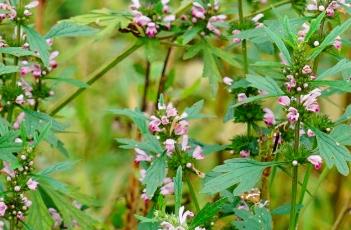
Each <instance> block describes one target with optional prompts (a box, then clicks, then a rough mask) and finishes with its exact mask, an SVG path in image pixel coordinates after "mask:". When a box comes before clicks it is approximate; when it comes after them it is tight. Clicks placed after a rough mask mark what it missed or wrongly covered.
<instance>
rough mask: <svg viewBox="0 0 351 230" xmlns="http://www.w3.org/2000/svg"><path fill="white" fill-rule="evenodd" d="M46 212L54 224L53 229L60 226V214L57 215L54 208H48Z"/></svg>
mask: <svg viewBox="0 0 351 230" xmlns="http://www.w3.org/2000/svg"><path fill="white" fill-rule="evenodd" d="M48 211H49V213H50V215H51V217H52V219H53V220H54V222H55V224H54V227H56V228H57V227H59V226H60V225H61V224H62V218H61V216H60V213H58V212H57V210H56V209H54V208H49V209H48Z"/></svg>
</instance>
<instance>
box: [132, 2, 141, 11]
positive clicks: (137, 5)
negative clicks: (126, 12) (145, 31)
mask: <svg viewBox="0 0 351 230" xmlns="http://www.w3.org/2000/svg"><path fill="white" fill-rule="evenodd" d="M140 7H141V4H140V2H139V0H132V4H131V5H130V9H131V10H138V9H139V8H140Z"/></svg>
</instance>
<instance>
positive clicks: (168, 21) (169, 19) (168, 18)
mask: <svg viewBox="0 0 351 230" xmlns="http://www.w3.org/2000/svg"><path fill="white" fill-rule="evenodd" d="M174 20H175V15H167V16H165V17H164V18H163V22H164V23H165V24H166V25H165V26H166V27H167V29H171V23H172V22H174Z"/></svg>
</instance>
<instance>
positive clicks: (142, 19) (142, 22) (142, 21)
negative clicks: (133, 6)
mask: <svg viewBox="0 0 351 230" xmlns="http://www.w3.org/2000/svg"><path fill="white" fill-rule="evenodd" d="M133 21H134V23H136V24H137V25H139V26H146V25H147V24H148V23H150V22H151V19H150V18H149V17H147V16H145V15H142V14H141V13H140V12H137V13H136V14H135V16H134V19H133Z"/></svg>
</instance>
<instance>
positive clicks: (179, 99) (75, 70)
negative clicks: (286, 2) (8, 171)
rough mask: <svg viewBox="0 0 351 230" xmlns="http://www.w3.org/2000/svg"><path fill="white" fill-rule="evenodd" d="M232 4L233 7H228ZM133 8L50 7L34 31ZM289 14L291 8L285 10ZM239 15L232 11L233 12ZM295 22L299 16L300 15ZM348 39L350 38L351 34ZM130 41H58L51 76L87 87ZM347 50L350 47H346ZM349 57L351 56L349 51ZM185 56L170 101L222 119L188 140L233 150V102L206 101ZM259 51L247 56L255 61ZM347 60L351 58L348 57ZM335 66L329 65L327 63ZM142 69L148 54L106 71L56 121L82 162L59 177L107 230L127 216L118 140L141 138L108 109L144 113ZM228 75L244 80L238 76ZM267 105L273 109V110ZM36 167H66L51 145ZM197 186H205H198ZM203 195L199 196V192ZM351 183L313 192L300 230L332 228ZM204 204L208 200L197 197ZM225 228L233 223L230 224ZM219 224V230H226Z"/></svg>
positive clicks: (71, 2) (332, 181) (217, 158)
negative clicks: (201, 105) (90, 202)
mask: <svg viewBox="0 0 351 230" xmlns="http://www.w3.org/2000/svg"><path fill="white" fill-rule="evenodd" d="M230 2H233V1H230ZM128 4H129V1H124V0H118V1H116V0H47V1H45V5H44V14H42V15H41V14H40V12H39V13H37V14H36V15H35V18H36V20H37V26H39V27H42V28H41V29H42V33H45V32H47V31H48V30H49V29H50V27H51V26H52V25H54V24H55V22H57V21H59V20H62V19H66V18H69V17H72V16H76V15H80V14H84V13H87V12H89V11H91V10H93V9H101V8H109V9H115V10H123V9H127V7H128ZM280 10H282V11H284V10H285V11H284V12H288V11H290V10H289V6H287V7H283V8H280ZM234 11H235V9H234ZM295 15H296V14H295ZM349 34H350V33H349ZM131 41H133V38H132V36H131V35H123V34H121V33H118V32H117V31H114V32H112V33H109V34H106V35H105V36H102V37H99V38H96V37H86V38H78V39H77V38H75V39H72V38H61V39H58V40H56V41H55V43H54V47H55V49H57V50H59V51H60V56H59V59H58V61H59V69H58V70H56V71H55V72H54V73H53V75H56V76H59V77H70V78H74V79H79V80H81V81H86V80H87V76H88V74H89V73H91V72H93V71H94V70H95V69H97V68H98V67H100V66H101V65H102V64H103V63H105V62H107V61H109V60H111V59H112V58H113V57H115V56H117V55H118V54H120V53H121V52H122V51H123V50H124V49H126V48H127V47H129V46H130V45H131V44H132V43H131ZM346 46H347V45H346ZM349 50H351V49H349ZM165 52H166V48H165V49H164V50H160V57H161V60H162V57H163V56H164V55H165ZM182 52H183V50H181V49H177V50H174V51H173V52H172V56H171V62H170V65H169V66H170V68H169V69H168V72H169V73H171V74H174V76H175V82H174V85H173V86H172V87H171V88H169V89H168V91H167V96H168V98H172V101H174V102H175V103H176V105H177V106H178V108H180V109H182V108H184V107H186V106H188V105H191V104H192V103H194V102H196V101H197V100H199V99H205V111H204V112H205V113H207V114H212V115H214V116H216V117H217V118H213V119H207V120H202V121H197V122H193V123H192V126H191V135H192V136H194V137H195V138H197V139H199V140H200V141H203V142H205V143H209V144H214V143H220V144H225V143H229V140H230V139H231V137H232V136H233V135H235V134H238V133H242V132H244V131H245V127H243V126H242V125H240V124H233V123H230V122H229V123H227V124H224V123H223V122H222V117H223V115H224V113H225V110H226V107H227V105H228V103H229V101H230V96H229V94H228V93H227V92H226V90H225V89H224V86H223V85H221V86H220V89H219V92H218V95H217V98H212V97H211V95H210V94H209V91H210V90H209V87H208V84H207V79H203V78H202V77H201V73H202V63H201V60H192V61H187V62H184V61H181V55H182ZM253 52H254V51H251V53H249V55H250V57H252V58H254V59H257V58H262V57H256V56H258V55H256V54H255V53H253ZM345 56H348V57H349V58H350V56H351V51H350V52H349V53H345ZM162 64H163V63H162V61H160V62H156V63H154V64H153V66H152V72H151V83H152V84H151V89H150V92H149V94H148V100H149V101H150V102H151V103H153V101H154V100H155V99H154V98H155V94H156V89H157V84H158V79H159V76H160V71H161V69H162ZM325 64H326V65H330V63H325ZM144 68H145V57H144V51H143V49H140V50H138V52H137V53H135V54H133V55H132V56H130V57H129V58H127V59H126V60H124V61H123V62H122V63H121V64H119V65H117V66H116V67H115V68H113V69H112V70H111V71H109V72H108V73H107V74H106V75H105V76H104V77H103V78H102V79H100V80H99V81H98V82H96V83H95V84H94V85H93V86H92V87H90V88H89V89H88V90H87V91H85V92H84V93H83V94H82V95H81V96H79V97H78V98H77V99H76V100H75V101H74V102H73V103H71V104H70V105H69V106H67V107H66V108H65V109H64V110H62V111H61V112H60V113H59V114H58V116H57V117H58V119H59V120H60V121H61V122H63V123H64V124H66V125H67V127H68V128H67V131H68V133H65V134H62V135H61V138H62V140H63V141H64V143H65V145H66V147H67V148H68V150H69V151H70V153H71V154H72V158H73V159H77V160H78V163H77V165H76V167H74V169H72V170H71V171H67V172H64V173H60V174H59V175H56V176H57V178H59V179H60V180H63V181H65V182H67V183H69V184H71V185H74V186H76V187H77V188H79V190H80V191H81V192H82V193H84V194H87V195H89V196H92V197H95V198H96V199H97V202H95V203H94V207H93V208H92V209H90V210H89V212H90V214H91V215H92V216H93V217H95V218H96V219H98V220H100V221H101V222H103V223H104V227H105V229H120V228H122V226H123V213H124V211H125V209H126V208H125V205H124V203H125V201H124V197H125V193H126V191H127V188H128V182H129V179H130V175H131V174H132V173H135V172H133V171H132V165H133V158H134V155H133V153H132V152H128V151H124V150H121V149H118V146H117V144H116V141H115V138H117V137H136V131H135V129H134V128H133V127H132V126H131V124H130V122H129V121H128V120H127V119H124V118H119V117H114V116H113V115H111V114H109V112H108V109H109V108H135V107H137V106H139V107H140V104H141V98H142V93H143V83H144V77H143V75H142V74H141V73H142V72H143V69H144ZM223 68H224V70H226V71H228V72H230V73H232V74H233V75H235V74H241V72H240V70H233V69H229V67H228V66H223ZM74 90H75V88H74V87H73V86H69V85H65V84H60V85H58V87H57V90H56V92H55V93H56V95H55V97H53V98H52V99H51V100H50V101H47V102H46V107H47V108H52V107H53V106H54V105H55V104H56V103H57V102H58V101H60V100H62V99H63V98H64V97H65V96H67V95H69V94H70V93H72V92H74ZM347 100H348V101H349V102H350V95H348V98H347V97H340V96H335V97H332V98H330V101H331V102H327V101H324V103H323V106H322V107H323V111H325V112H326V113H328V114H329V115H330V116H331V117H332V118H336V117H337V116H338V115H339V114H341V113H342V111H343V109H342V108H344V107H345V105H346V104H347ZM268 105H269V104H268ZM40 151H41V152H42V154H41V157H40V158H39V162H38V164H39V165H40V167H45V166H46V165H49V164H51V163H54V162H57V161H62V160H65V159H64V158H63V157H62V156H61V155H60V154H59V153H57V152H56V151H55V150H53V149H51V148H50V147H48V146H43V147H42V148H41V149H40ZM224 157H228V155H227V154H226V153H224V154H217V155H216V154H215V155H211V156H208V158H207V160H205V161H203V162H202V163H201V165H200V169H201V170H203V171H204V172H206V171H208V170H209V169H211V168H212V167H213V166H214V165H216V164H218V163H219V162H221V161H222V160H223V158H224ZM319 176H320V172H315V173H314V175H313V178H312V179H311V184H310V187H309V189H310V190H311V191H314V190H315V188H317V184H318V182H319V181H318V179H319ZM289 181H290V180H289V178H287V177H286V176H285V175H279V178H278V180H277V181H276V182H275V185H274V186H273V189H272V194H271V199H272V202H271V207H273V208H274V207H277V206H279V205H281V204H284V203H287V202H289V192H290V183H289ZM194 183H195V184H196V185H197V186H198V188H199V187H200V181H199V180H195V179H194ZM198 190H199V189H198ZM350 191H351V183H350V177H343V176H340V175H339V174H337V173H336V172H335V170H334V169H333V170H331V171H330V172H329V173H328V174H327V175H326V179H325V180H324V181H323V182H322V184H321V186H320V187H319V188H318V189H317V190H316V193H315V195H316V197H315V199H314V200H313V201H312V202H310V203H309V205H308V206H307V208H306V209H305V210H304V212H303V214H302V215H301V226H300V228H301V229H331V226H332V224H333V223H334V221H335V219H336V218H337V215H338V214H339V212H340V210H341V209H342V208H343V207H344V206H345V204H346V203H347V202H350V198H351V194H350ZM200 197H201V202H202V204H204V203H205V202H206V201H207V200H208V197H205V196H200ZM226 221H228V219H227V220H226ZM286 223H287V216H276V217H275V229H287V226H286ZM220 226H221V223H218V228H214V229H221V227H220ZM350 226H351V217H350V215H348V216H347V217H346V218H345V219H344V221H343V223H342V228H340V229H351V227H350Z"/></svg>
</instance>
